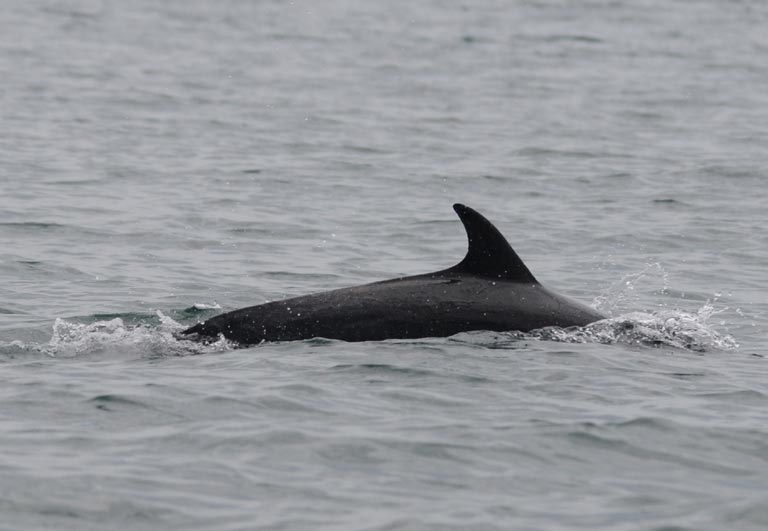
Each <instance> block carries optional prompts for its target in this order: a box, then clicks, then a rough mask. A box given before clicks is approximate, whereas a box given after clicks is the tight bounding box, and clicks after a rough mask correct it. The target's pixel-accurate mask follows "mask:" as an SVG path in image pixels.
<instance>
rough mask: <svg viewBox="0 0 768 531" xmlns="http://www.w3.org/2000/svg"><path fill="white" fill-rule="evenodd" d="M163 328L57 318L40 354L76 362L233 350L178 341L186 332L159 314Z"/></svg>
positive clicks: (214, 344) (223, 345)
mask: <svg viewBox="0 0 768 531" xmlns="http://www.w3.org/2000/svg"><path fill="white" fill-rule="evenodd" d="M156 315H157V318H158V319H159V320H160V325H159V326H156V325H154V324H152V325H150V324H147V323H140V324H135V325H133V324H126V323H125V322H124V321H123V319H122V318H120V317H115V318H113V319H110V320H105V321H96V322H94V323H89V324H83V323H76V322H71V321H67V320H66V319H61V318H57V319H56V321H55V323H54V324H53V336H52V337H51V340H50V341H49V342H48V344H47V345H44V346H42V347H40V350H41V351H42V352H44V353H45V354H47V355H49V356H51V357H57V358H76V357H86V356H87V357H93V356H108V357H110V358H112V357H115V356H117V357H138V358H144V357H168V356H189V355H194V354H205V353H212V352H222V351H226V350H230V349H232V348H233V344H232V343H231V342H229V341H227V340H226V339H224V338H221V339H219V340H218V341H214V342H210V343H206V344H202V343H195V342H192V341H186V340H183V339H177V338H176V337H175V334H176V333H178V332H180V331H181V330H183V329H184V328H185V326H184V325H182V324H180V323H178V322H177V321H175V320H173V319H172V318H170V317H168V316H166V315H164V314H163V313H162V312H161V311H159V310H158V311H157V312H156Z"/></svg>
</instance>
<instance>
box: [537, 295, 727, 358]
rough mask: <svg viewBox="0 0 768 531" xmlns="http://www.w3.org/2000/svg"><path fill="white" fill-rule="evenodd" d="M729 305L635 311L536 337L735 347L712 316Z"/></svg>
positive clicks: (697, 347) (700, 347)
mask: <svg viewBox="0 0 768 531" xmlns="http://www.w3.org/2000/svg"><path fill="white" fill-rule="evenodd" d="M726 309H727V308H724V309H721V310H715V307H714V304H713V303H711V302H709V301H708V302H707V303H706V304H704V306H702V307H701V308H700V309H699V310H698V311H697V312H696V313H694V314H692V313H687V312H683V311H680V310H661V311H658V312H653V313H644V312H632V313H627V314H624V315H620V316H617V317H612V318H610V319H604V320H602V321H597V322H596V323H592V324H589V325H587V326H585V327H583V328H567V329H564V328H557V327H552V328H543V329H541V330H536V331H534V332H532V333H531V335H532V336H533V337H537V338H539V339H546V340H550V341H561V342H564V343H604V344H613V343H623V344H629V345H643V346H653V347H665V346H666V347H674V348H680V349H685V350H692V351H695V352H705V351H708V350H735V349H737V348H738V346H739V344H738V343H737V342H736V339H734V337H733V336H731V335H730V334H728V333H722V332H719V331H717V330H716V329H715V328H714V327H713V326H712V325H711V324H709V323H708V321H709V319H710V318H711V317H712V316H713V315H715V314H718V313H721V312H723V311H725V310H726Z"/></svg>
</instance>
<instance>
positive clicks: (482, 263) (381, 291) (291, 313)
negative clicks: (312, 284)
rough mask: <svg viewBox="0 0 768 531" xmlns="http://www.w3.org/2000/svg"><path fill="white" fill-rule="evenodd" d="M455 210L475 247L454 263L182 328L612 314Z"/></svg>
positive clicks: (496, 325)
mask: <svg viewBox="0 0 768 531" xmlns="http://www.w3.org/2000/svg"><path fill="white" fill-rule="evenodd" d="M453 209H454V210H455V211H456V213H457V214H458V215H459V219H461V222H462V223H463V224H464V228H465V229H466V231H467V238H468V240H469V249H468V250H467V254H466V256H465V257H464V259H463V260H462V261H461V262H459V263H458V264H456V265H455V266H453V267H451V268H448V269H444V270H442V271H437V272H434V273H426V274H423V275H416V276H410V277H401V278H395V279H392V280H384V281H381V282H374V283H372V284H365V285H362V286H355V287H351V288H342V289H336V290H332V291H326V292H322V293H316V294H312V295H304V296H301V297H294V298H291V299H285V300H281V301H274V302H269V303H266V304H261V305H258V306H251V307H248V308H242V309H240V310H234V311H231V312H227V313H223V314H221V315H217V316H215V317H212V318H210V319H208V320H207V321H204V322H202V323H198V324H196V325H194V326H192V327H190V328H188V329H187V330H184V331H183V332H181V334H182V335H185V336H188V337H189V338H190V339H199V340H203V341H204V340H206V339H209V338H218V337H219V336H221V335H223V336H224V337H225V338H227V339H229V340H231V341H235V342H237V343H239V344H240V345H243V346H246V345H253V344H257V343H261V342H263V341H295V340H301V339H310V338H314V337H324V338H328V339H341V340H344V341H378V340H383V339H406V338H423V337H446V336H451V335H454V334H458V333H459V332H469V331H473V330H492V331H497V332H503V331H513V330H516V331H521V332H529V331H531V330H535V329H538V328H544V327H547V326H559V327H569V326H584V325H587V324H589V323H592V322H594V321H599V320H601V319H604V318H605V316H604V315H601V314H600V313H599V312H597V311H596V310H594V309H592V308H590V307H588V306H585V305H583V304H581V303H578V302H576V301H573V300H571V299H568V298H566V297H563V296H562V295H558V294H556V293H554V292H552V291H550V290H548V289H547V288H545V287H544V286H542V285H541V284H540V283H539V281H537V280H536V278H535V277H534V276H533V275H532V274H531V272H530V271H529V270H528V268H527V267H526V266H525V264H524V263H523V261H522V260H520V257H518V256H517V254H516V253H515V251H514V250H513V249H512V247H511V246H510V245H509V243H508V242H507V240H506V239H505V238H504V236H503V235H502V234H501V233H500V232H499V231H498V229H497V228H496V227H494V226H493V224H492V223H491V222H490V221H488V220H487V219H486V218H485V217H483V216H482V215H481V214H480V213H478V212H476V211H475V210H473V209H471V208H469V207H467V206H464V205H461V204H458V203H457V204H455V205H453Z"/></svg>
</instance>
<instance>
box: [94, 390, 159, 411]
mask: <svg viewBox="0 0 768 531" xmlns="http://www.w3.org/2000/svg"><path fill="white" fill-rule="evenodd" d="M88 402H89V403H92V404H94V405H95V406H96V409H100V410H102V411H115V409H116V408H119V407H123V406H126V407H130V408H140V409H154V408H153V407H151V406H149V405H147V404H144V403H143V402H140V401H138V400H134V399H132V398H127V397H124V396H120V395H113V394H107V395H99V396H95V397H93V398H90V399H89V400H88Z"/></svg>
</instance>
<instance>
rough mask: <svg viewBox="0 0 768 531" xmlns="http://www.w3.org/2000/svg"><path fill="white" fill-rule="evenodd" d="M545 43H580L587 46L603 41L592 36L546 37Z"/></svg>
mask: <svg viewBox="0 0 768 531" xmlns="http://www.w3.org/2000/svg"><path fill="white" fill-rule="evenodd" d="M543 40H544V41H545V42H582V43H587V44H601V43H602V42H604V41H603V39H601V38H599V37H594V36H592V35H547V36H546V37H544V38H543Z"/></svg>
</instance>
